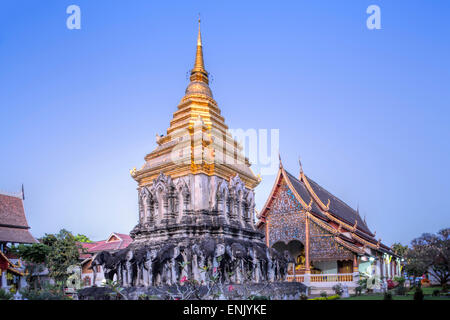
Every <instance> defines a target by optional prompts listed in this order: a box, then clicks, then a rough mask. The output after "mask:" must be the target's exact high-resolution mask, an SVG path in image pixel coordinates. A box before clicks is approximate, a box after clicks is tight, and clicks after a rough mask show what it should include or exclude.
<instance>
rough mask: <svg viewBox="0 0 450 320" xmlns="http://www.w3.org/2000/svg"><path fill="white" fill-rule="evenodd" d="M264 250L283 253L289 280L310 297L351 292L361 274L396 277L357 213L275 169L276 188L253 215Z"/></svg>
mask: <svg viewBox="0 0 450 320" xmlns="http://www.w3.org/2000/svg"><path fill="white" fill-rule="evenodd" d="M258 218H259V221H258V222H257V228H259V229H260V230H264V232H265V236H266V237H265V240H266V245H267V246H268V247H270V248H275V249H278V250H288V251H289V253H290V254H291V256H292V258H293V259H294V260H295V262H293V263H291V264H290V266H289V268H288V270H289V272H288V276H287V277H288V280H289V281H298V282H302V283H304V284H305V285H307V286H309V287H310V293H312V294H314V293H315V294H317V293H320V292H321V291H331V289H332V287H333V286H334V285H336V284H338V283H340V284H342V285H345V286H347V287H348V288H349V291H353V290H354V288H355V287H356V286H357V285H358V280H359V276H360V273H362V274H364V275H365V276H367V277H374V278H375V279H376V281H374V282H375V285H374V287H373V289H375V290H376V289H381V286H382V285H383V282H382V280H383V279H392V278H393V277H394V276H399V275H400V261H399V257H397V256H395V254H394V253H393V252H392V250H391V248H390V247H388V246H386V245H385V244H383V243H382V242H381V239H378V240H377V239H376V238H375V236H376V235H375V233H373V232H371V231H370V229H369V227H368V226H367V224H366V222H365V221H364V220H363V219H361V217H360V215H359V212H358V211H355V210H354V209H352V208H351V207H350V206H348V205H347V204H346V203H344V202H343V201H342V200H340V199H338V198H337V197H336V196H334V195H333V194H331V193H330V192H328V191H327V190H325V189H324V188H323V187H321V186H320V185H319V184H317V183H316V182H314V181H313V180H312V179H310V178H309V177H307V176H306V174H305V173H304V172H303V168H302V166H301V163H300V174H299V175H298V176H297V177H296V176H294V175H292V174H290V173H289V172H287V171H286V170H285V168H284V167H283V164H282V162H281V159H280V166H279V171H278V174H277V177H276V179H275V184H274V186H273V188H272V191H271V193H270V195H269V197H268V199H267V201H266V203H265V205H264V207H263V209H262V210H261V211H260V213H259V214H258Z"/></svg>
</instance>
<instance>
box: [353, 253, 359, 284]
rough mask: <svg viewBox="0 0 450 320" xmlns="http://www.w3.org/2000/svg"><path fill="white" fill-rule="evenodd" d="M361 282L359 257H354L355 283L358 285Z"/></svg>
mask: <svg viewBox="0 0 450 320" xmlns="http://www.w3.org/2000/svg"><path fill="white" fill-rule="evenodd" d="M358 281H359V258H358V255H356V254H354V255H353V283H355V284H358Z"/></svg>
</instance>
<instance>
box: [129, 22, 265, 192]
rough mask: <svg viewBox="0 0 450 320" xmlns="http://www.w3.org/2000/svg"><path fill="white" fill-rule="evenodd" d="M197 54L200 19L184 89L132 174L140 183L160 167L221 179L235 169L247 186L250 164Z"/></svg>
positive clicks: (174, 175)
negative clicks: (153, 146) (167, 123)
mask: <svg viewBox="0 0 450 320" xmlns="http://www.w3.org/2000/svg"><path fill="white" fill-rule="evenodd" d="M208 76H209V75H208V72H207V71H206V69H205V63H204V60H203V46H202V35H201V30H200V19H199V26H198V36H197V48H196V54H195V62H194V67H193V69H192V70H191V71H190V82H189V84H188V86H187V88H186V92H185V94H184V96H183V98H182V99H181V101H180V102H179V104H178V107H177V110H176V111H175V112H174V113H173V118H172V120H171V121H170V126H169V128H168V129H167V134H166V135H159V134H157V136H156V143H157V144H158V146H157V147H156V149H154V150H153V151H152V152H150V153H149V154H147V156H146V157H145V161H146V163H145V164H144V166H143V167H142V168H141V169H139V170H133V171H132V173H131V174H132V176H133V178H134V179H135V180H136V181H138V183H139V185H146V184H148V183H152V181H153V180H154V179H155V178H156V177H157V176H158V175H159V174H160V173H161V172H164V174H166V175H170V176H171V177H172V178H174V179H175V178H177V177H180V176H185V175H189V174H200V173H203V174H207V175H209V176H212V175H215V176H219V177H222V178H224V179H226V180H227V181H228V180H229V179H231V178H232V177H234V176H236V174H239V177H240V178H241V179H242V181H243V182H244V183H245V185H246V186H247V187H248V188H250V189H253V188H254V187H255V186H256V185H257V184H258V183H259V180H258V178H257V177H256V176H255V174H254V173H253V172H252V171H251V169H250V163H249V161H248V159H247V158H246V157H245V156H244V155H243V153H242V146H241V145H240V144H239V143H238V142H237V141H235V139H234V138H233V137H232V135H231V133H230V132H229V130H228V126H227V125H226V124H225V119H224V117H223V116H222V115H221V111H220V109H219V107H218V105H217V102H216V101H215V100H214V99H213V94H212V92H211V89H210V87H209V79H208Z"/></svg>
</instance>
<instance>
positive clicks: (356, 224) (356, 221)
mask: <svg viewBox="0 0 450 320" xmlns="http://www.w3.org/2000/svg"><path fill="white" fill-rule="evenodd" d="M357 226H358V220H357V219H356V218H355V224H354V226H353V230H356V227H357Z"/></svg>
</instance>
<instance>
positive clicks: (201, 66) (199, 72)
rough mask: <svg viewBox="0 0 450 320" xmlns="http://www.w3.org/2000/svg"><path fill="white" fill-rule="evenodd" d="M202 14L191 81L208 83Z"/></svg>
mask: <svg viewBox="0 0 450 320" xmlns="http://www.w3.org/2000/svg"><path fill="white" fill-rule="evenodd" d="M200 21H201V20H200V16H199V17H198V37H197V52H196V54H195V64H194V69H192V70H191V77H190V79H191V81H202V82H205V83H206V84H208V83H209V81H208V72H206V70H205V63H204V61H203V46H202V33H201V30H200Z"/></svg>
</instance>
